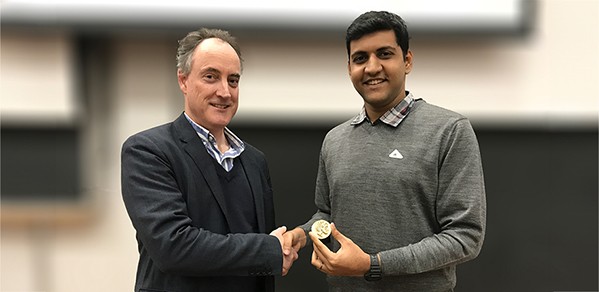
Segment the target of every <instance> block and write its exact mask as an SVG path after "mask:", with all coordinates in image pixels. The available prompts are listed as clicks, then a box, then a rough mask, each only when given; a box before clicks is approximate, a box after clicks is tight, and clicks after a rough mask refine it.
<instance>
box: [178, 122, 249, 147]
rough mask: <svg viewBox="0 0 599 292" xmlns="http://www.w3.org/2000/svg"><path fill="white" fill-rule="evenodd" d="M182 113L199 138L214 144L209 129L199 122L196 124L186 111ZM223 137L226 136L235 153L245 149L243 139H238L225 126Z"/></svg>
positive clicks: (214, 141) (214, 139) (214, 140)
mask: <svg viewBox="0 0 599 292" xmlns="http://www.w3.org/2000/svg"><path fill="white" fill-rule="evenodd" d="M184 115H185V118H187V120H188V121H189V123H190V124H191V126H192V127H193V129H194V130H195V131H196V133H198V136H200V138H201V139H202V140H203V141H204V142H209V143H211V144H216V138H214V135H212V133H210V131H208V129H206V128H204V127H202V126H200V125H199V124H197V123H196V122H194V121H193V120H192V119H191V118H190V117H189V116H188V115H187V113H184ZM225 137H226V138H227V141H229V144H230V146H231V148H232V149H233V150H234V151H235V152H236V153H241V152H243V150H244V149H245V143H243V141H242V140H241V139H239V137H237V136H236V135H235V134H233V132H232V131H231V130H229V128H227V127H225Z"/></svg>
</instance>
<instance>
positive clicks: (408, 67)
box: [404, 50, 414, 75]
mask: <svg viewBox="0 0 599 292" xmlns="http://www.w3.org/2000/svg"><path fill="white" fill-rule="evenodd" d="M404 63H405V66H406V70H405V71H406V75H407V74H410V72H412V67H413V66H414V55H412V51H410V50H408V52H407V53H406V57H405V59H404Z"/></svg>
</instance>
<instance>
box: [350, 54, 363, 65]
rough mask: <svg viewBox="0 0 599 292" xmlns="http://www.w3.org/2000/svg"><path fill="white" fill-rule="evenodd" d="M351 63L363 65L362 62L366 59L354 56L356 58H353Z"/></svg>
mask: <svg viewBox="0 0 599 292" xmlns="http://www.w3.org/2000/svg"><path fill="white" fill-rule="evenodd" d="M352 61H353V62H354V63H357V64H361V63H364V62H366V57H364V56H356V57H354V58H353V59H352Z"/></svg>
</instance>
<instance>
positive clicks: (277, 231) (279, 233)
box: [270, 226, 287, 237]
mask: <svg viewBox="0 0 599 292" xmlns="http://www.w3.org/2000/svg"><path fill="white" fill-rule="evenodd" d="M285 231H287V227H286V226H281V227H279V228H277V229H275V230H273V231H272V232H271V233H270V235H273V236H276V237H281V236H283V233H285Z"/></svg>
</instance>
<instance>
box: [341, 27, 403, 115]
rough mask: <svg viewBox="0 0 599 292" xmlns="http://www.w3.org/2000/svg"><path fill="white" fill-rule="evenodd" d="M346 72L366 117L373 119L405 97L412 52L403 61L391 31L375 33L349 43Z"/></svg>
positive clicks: (399, 48)
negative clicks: (358, 96)
mask: <svg viewBox="0 0 599 292" xmlns="http://www.w3.org/2000/svg"><path fill="white" fill-rule="evenodd" d="M348 70H349V76H350V79H351V81H352V83H353V84H354V88H355V89H356V91H358V93H359V94H360V95H361V96H362V98H363V99H364V105H365V107H366V112H367V114H368V116H369V118H370V119H371V120H376V119H378V118H379V117H380V116H381V115H382V114H384V113H385V112H386V111H388V110H389V109H391V108H392V107H394V106H395V105H397V104H398V103H399V102H400V101H401V100H403V98H404V97H405V80H406V75H407V74H409V73H410V71H411V70H412V53H411V52H409V51H408V53H407V54H406V57H405V59H404V57H403V54H402V51H401V47H400V46H399V45H397V42H396V40H395V34H394V32H393V30H386V31H378V32H374V33H371V34H367V35H365V36H363V37H362V38H360V39H357V40H354V41H352V42H350V55H349V62H348Z"/></svg>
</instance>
